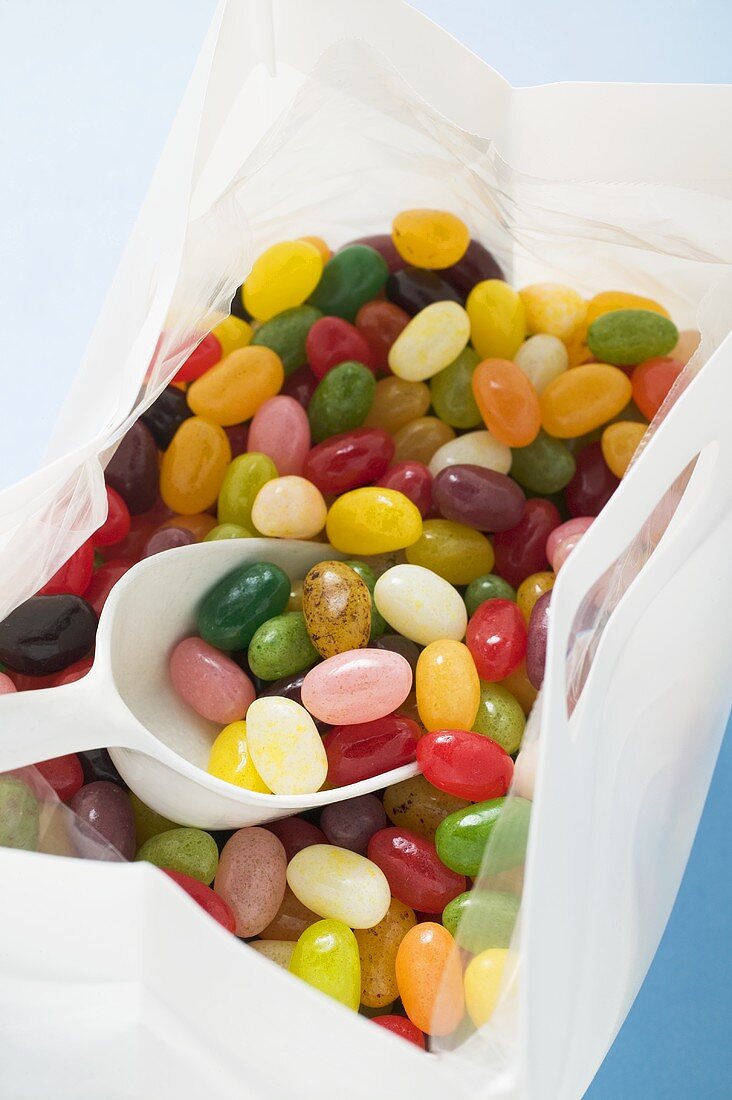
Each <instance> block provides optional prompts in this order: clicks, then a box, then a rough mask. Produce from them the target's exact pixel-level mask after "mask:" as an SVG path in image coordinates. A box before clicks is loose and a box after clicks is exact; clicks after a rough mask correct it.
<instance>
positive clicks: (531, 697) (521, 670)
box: [473, 600, 538, 752]
mask: <svg viewBox="0 0 732 1100" xmlns="http://www.w3.org/2000/svg"><path fill="white" fill-rule="evenodd" d="M537 603H538V600H537ZM486 686H487V687H492V688H497V687H499V686H500V687H501V688H505V689H506V691H507V692H508V693H509V694H510V695H511V697H512V698H513V700H514V702H515V703H517V704H518V706H519V708H520V710H521V711H523V713H524V715H526V716H527V717H528V715H529V713H530V711H531V708H532V707H533V705H534V703H535V701H536V695H537V691H536V688H535V687H534V685H533V684H532V683H531V681H530V680H529V677H528V676H527V674H526V661H522V662H521V664H520V665H519V666H518V668H516V669H514V671H513V672H512V673H510V675H508V676H506V677H505V679H503V680H502V681H501V684H500V685H498V684H488V685H486ZM480 716H481V711H480V710H479V711H478V718H477V719H476V723H477V722H478V721H479V720H480ZM473 728H474V729H475V728H476V727H475V726H474V727H473ZM478 732H480V733H482V732H484V731H483V730H479V731H478ZM491 736H493V735H492V734H491ZM494 740H497V741H499V742H500V743H501V744H503V747H504V748H505V749H506V752H510V751H511V750H510V749H507V748H506V745H505V744H504V743H503V742H502V741H501V738H500V737H494Z"/></svg>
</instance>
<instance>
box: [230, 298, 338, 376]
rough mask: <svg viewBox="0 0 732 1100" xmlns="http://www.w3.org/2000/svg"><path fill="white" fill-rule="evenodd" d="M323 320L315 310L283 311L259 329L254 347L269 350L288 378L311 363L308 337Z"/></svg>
mask: <svg viewBox="0 0 732 1100" xmlns="http://www.w3.org/2000/svg"><path fill="white" fill-rule="evenodd" d="M320 317H322V313H321V312H320V310H319V309H315V307H314V306H294V307H293V308H292V309H285V310H282V312H281V313H277V314H275V316H274V317H272V318H271V320H269V321H265V322H264V324H262V325H260V326H259V328H258V329H257V331H256V332H255V333H254V335H253V336H252V341H251V345H252V347H264V348H269V349H270V351H273V352H274V353H275V354H276V355H278V356H279V358H280V360H281V361H282V366H283V367H284V370H285V374H292V373H293V372H294V371H296V370H298V368H300V367H302V366H303V365H304V364H305V363H307V361H308V357H307V352H306V340H307V336H308V333H309V331H310V329H311V328H312V326H313V325H314V324H315V322H316V321H317V320H318V319H319V318H320ZM348 358H350V356H348Z"/></svg>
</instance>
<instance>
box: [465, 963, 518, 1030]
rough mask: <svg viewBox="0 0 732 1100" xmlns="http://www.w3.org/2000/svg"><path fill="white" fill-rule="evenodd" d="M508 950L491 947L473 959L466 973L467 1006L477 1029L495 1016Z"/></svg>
mask: <svg viewBox="0 0 732 1100" xmlns="http://www.w3.org/2000/svg"><path fill="white" fill-rule="evenodd" d="M507 958H508V948H506V947H489V948H488V949H487V951H481V953H480V954H479V955H476V956H475V958H474V959H471V961H470V963H469V964H468V967H467V969H466V971H465V1006H466V1008H467V1010H468V1015H469V1016H470V1019H471V1020H472V1021H473V1023H474V1024H475V1026H476V1027H481V1026H482V1025H483V1024H484V1023H486V1021H487V1020H490V1018H491V1016H492V1015H493V1013H494V1011H495V1008H496V1005H497V1004H498V997H499V995H500V992H501V981H502V979H503V972H504V970H505V967H506V960H507Z"/></svg>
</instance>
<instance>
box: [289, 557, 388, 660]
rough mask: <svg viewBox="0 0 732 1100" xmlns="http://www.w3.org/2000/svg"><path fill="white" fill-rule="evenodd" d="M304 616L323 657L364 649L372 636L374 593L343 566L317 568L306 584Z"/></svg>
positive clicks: (332, 563)
mask: <svg viewBox="0 0 732 1100" xmlns="http://www.w3.org/2000/svg"><path fill="white" fill-rule="evenodd" d="M303 614H304V616H305V625H306V627H307V631H308V634H309V635H310V640H311V642H312V643H313V645H314V646H315V648H316V649H317V651H318V653H319V654H320V656H321V657H334V656H335V655H336V653H343V652H344V651H345V650H348V649H362V648H363V647H365V646H367V645H368V642H369V637H370V634H371V593H370V592H369V590H368V588H367V587H366V585H365V584H364V582H363V581H362V580H361V578H360V577H359V576H358V574H357V573H356V572H355V571H354V570H353V569H350V568H349V567H348V566H347V565H344V564H343V562H339V561H324V562H320V564H319V565H314V566H313V568H312V569H311V570H310V571H309V572H308V574H307V576H306V577H305V581H304V583H303Z"/></svg>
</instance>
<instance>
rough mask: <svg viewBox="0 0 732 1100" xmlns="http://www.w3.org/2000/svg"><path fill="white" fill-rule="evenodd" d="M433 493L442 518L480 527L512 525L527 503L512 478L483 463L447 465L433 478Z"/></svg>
mask: <svg viewBox="0 0 732 1100" xmlns="http://www.w3.org/2000/svg"><path fill="white" fill-rule="evenodd" d="M432 497H433V501H434V504H435V507H436V508H437V509H438V510H439V511H440V513H441V514H442V515H443V516H444V518H445V519H448V520H452V521H453V522H455V523H462V524H466V525H467V526H469V527H476V528H478V530H480V531H506V530H508V529H509V528H510V527H515V526H516V524H517V523H518V522H519V520H520V519H521V517H522V515H523V514H524V508H525V506H526V498H525V496H524V494H523V492H522V491H521V489H520V488H519V486H518V485H517V484H516V482H515V481H511V479H510V478H508V477H506V475H505V474H497V473H496V472H495V470H487V469H486V468H485V467H484V466H458V465H456V466H446V467H445V468H444V469H443V470H440V472H439V474H438V475H437V477H436V478H435V481H434V485H433V489H432Z"/></svg>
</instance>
